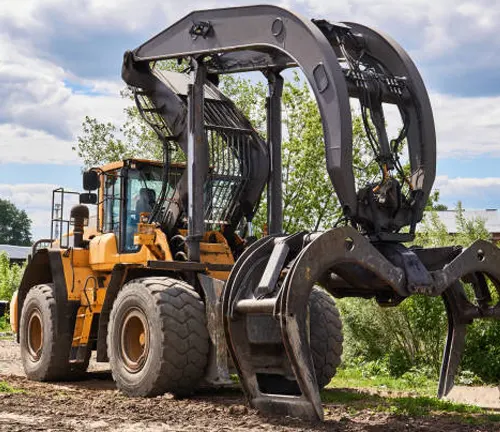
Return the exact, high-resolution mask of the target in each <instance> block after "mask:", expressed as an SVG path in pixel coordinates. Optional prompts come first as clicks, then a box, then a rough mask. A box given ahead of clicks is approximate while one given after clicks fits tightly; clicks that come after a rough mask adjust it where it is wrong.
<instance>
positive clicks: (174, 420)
mask: <svg viewBox="0 0 500 432" xmlns="http://www.w3.org/2000/svg"><path fill="white" fill-rule="evenodd" d="M1 380H3V381H6V382H8V383H9V384H10V385H11V386H13V387H14V388H16V389H20V390H22V391H21V392H16V393H0V431H12V432H17V431H74V430H78V431H94V430H95V431H105V432H111V431H120V432H135V431H146V430H148V431H153V432H160V431H197V432H198V431H235V432H239V431H287V432H288V431H309V430H317V431H367V432H382V431H398V432H399V431H446V432H450V431H464V432H472V431H474V432H476V431H484V432H486V431H488V432H494V431H499V432H500V423H495V422H492V421H490V419H489V418H488V417H487V416H483V415H480V414H478V415H475V417H474V418H473V421H472V422H471V421H470V420H469V421H464V419H463V418H462V417H460V416H458V415H452V414H444V413H433V414H432V416H422V417H417V418H411V417H407V416H404V415H395V414H390V413H389V412H380V410H378V409H377V406H376V404H375V405H373V406H369V407H363V408H361V409H353V407H352V406H351V404H350V403H348V402H347V403H346V398H347V399H349V397H350V396H352V395H354V396H356V397H354V398H353V400H359V394H355V393H353V392H352V391H351V392H350V391H348V390H330V392H332V393H331V395H332V396H333V400H336V396H340V397H337V399H338V400H340V401H341V402H338V403H326V404H324V408H325V422H324V423H322V424H311V423H306V422H302V421H298V420H295V419H292V418H283V417H281V418H265V417H262V416H259V415H258V414H257V413H256V412H255V411H254V410H251V409H249V408H248V407H247V405H246V402H245V399H244V397H243V395H242V393H241V392H240V391H239V390H231V391H228V390H225V391H223V392H221V391H210V392H207V391H205V392H202V393H200V394H198V395H196V396H194V397H192V398H190V399H184V400H175V399H173V398H172V396H171V395H168V394H166V395H164V396H161V397H156V398H152V399H131V398H127V397H125V396H123V395H122V394H120V393H119V392H118V391H117V390H116V389H115V386H114V384H113V381H112V379H111V374H110V372H109V371H108V370H107V365H102V364H96V363H94V362H92V363H91V367H90V369H89V373H88V376H87V379H86V380H84V381H80V382H76V383H50V384H48V383H36V382H30V381H28V380H27V379H26V378H25V377H24V376H23V371H22V366H21V360H20V356H19V347H18V346H17V344H16V343H14V342H12V341H0V381H1ZM494 390H496V389H494ZM496 391H497V390H496ZM339 392H340V393H339ZM476 396H477V395H476ZM496 398H497V400H498V391H497V396H496Z"/></svg>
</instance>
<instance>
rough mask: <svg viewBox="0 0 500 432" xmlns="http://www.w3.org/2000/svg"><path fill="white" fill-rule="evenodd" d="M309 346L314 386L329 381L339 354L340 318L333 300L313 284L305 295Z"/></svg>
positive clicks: (341, 338) (335, 367) (325, 383)
mask: <svg viewBox="0 0 500 432" xmlns="http://www.w3.org/2000/svg"><path fill="white" fill-rule="evenodd" d="M309 317H310V318H309V322H310V337H311V342H310V347H311V352H312V358H313V363H314V371H315V373H316V381H317V383H318V388H319V389H320V390H322V389H323V388H324V387H325V386H326V385H328V383H329V382H330V381H331V380H332V378H333V377H334V376H335V374H336V372H337V367H338V366H339V365H340V361H341V356H342V350H343V347H342V343H343V341H344V337H343V335H342V321H341V319H340V314H339V311H338V309H337V305H336V304H335V300H334V299H333V297H331V296H330V295H329V294H328V293H327V292H326V291H324V290H323V289H321V288H319V287H314V288H313V289H312V291H311V295H310V296H309Z"/></svg>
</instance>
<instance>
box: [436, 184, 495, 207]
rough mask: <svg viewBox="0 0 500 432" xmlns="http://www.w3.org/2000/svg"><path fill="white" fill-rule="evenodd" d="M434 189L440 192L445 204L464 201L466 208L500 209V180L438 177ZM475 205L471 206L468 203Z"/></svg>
mask: <svg viewBox="0 0 500 432" xmlns="http://www.w3.org/2000/svg"><path fill="white" fill-rule="evenodd" d="M434 187H435V188H436V189H438V190H439V195H440V200H441V201H443V202H445V203H450V202H451V203H453V204H455V203H456V202H457V201H458V200H461V201H463V203H464V207H468V208H470V207H476V208H481V207H483V208H484V207H494V208H497V207H499V205H498V204H495V203H500V178H499V177H487V178H472V177H456V178H449V177H448V176H437V177H436V181H435V183H434ZM472 202H473V203H475V204H474V205H473V206H471V205H470V204H468V203H472Z"/></svg>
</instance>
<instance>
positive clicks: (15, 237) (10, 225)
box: [0, 198, 32, 246]
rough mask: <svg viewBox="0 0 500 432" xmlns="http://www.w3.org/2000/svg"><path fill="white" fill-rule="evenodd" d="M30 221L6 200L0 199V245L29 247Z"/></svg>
mask: <svg viewBox="0 0 500 432" xmlns="http://www.w3.org/2000/svg"><path fill="white" fill-rule="evenodd" d="M31 243H32V241H31V220H30V218H29V217H28V215H27V214H26V212H25V211H24V210H19V209H18V208H17V207H16V206H15V205H14V204H12V203H11V202H10V201H8V200H3V199H1V198H0V244H9V245H17V246H30V245H31Z"/></svg>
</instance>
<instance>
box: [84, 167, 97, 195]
mask: <svg viewBox="0 0 500 432" xmlns="http://www.w3.org/2000/svg"><path fill="white" fill-rule="evenodd" d="M100 185H101V182H100V180H99V174H97V171H85V172H84V173H83V189H85V190H87V191H94V190H97V189H99V186H100Z"/></svg>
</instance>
